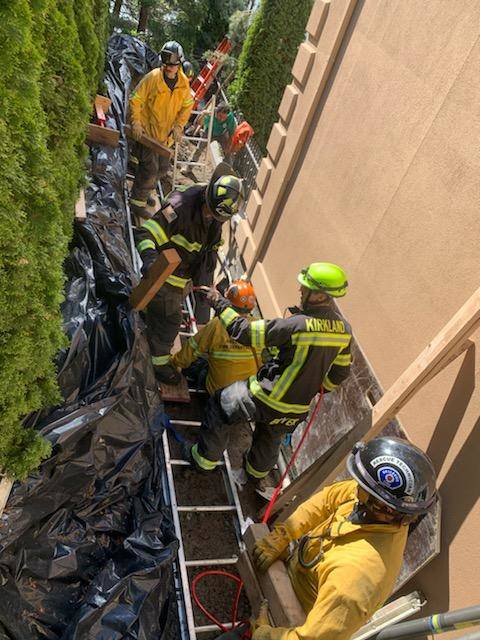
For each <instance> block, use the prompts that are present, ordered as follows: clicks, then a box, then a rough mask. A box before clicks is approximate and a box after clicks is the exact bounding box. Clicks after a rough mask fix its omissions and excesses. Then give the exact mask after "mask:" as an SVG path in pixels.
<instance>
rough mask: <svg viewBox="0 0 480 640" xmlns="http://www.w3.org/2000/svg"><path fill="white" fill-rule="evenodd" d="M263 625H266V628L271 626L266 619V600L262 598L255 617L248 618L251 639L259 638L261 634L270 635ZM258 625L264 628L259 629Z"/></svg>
mask: <svg viewBox="0 0 480 640" xmlns="http://www.w3.org/2000/svg"><path fill="white" fill-rule="evenodd" d="M265 626H267V627H268V629H270V628H271V627H270V620H269V619H268V600H262V603H261V605H260V610H259V612H258V616H257V618H252V619H251V620H250V630H251V633H252V640H253V638H260V639H261V638H262V636H265V637H268V635H270V634H269V633H268V629H265ZM259 627H264V629H260V628H259ZM266 634H267V635H266Z"/></svg>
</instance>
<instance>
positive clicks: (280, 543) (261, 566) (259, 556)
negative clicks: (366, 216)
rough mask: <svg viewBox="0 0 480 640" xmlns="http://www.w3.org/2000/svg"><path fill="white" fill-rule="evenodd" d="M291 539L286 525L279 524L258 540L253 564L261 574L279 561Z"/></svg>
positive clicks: (253, 554) (254, 549) (254, 550)
mask: <svg viewBox="0 0 480 640" xmlns="http://www.w3.org/2000/svg"><path fill="white" fill-rule="evenodd" d="M289 542H290V538H289V537H288V534H287V530H286V527H285V525H284V524H282V523H278V524H276V525H275V526H274V528H273V530H272V531H270V533H269V534H268V535H267V536H265V537H264V538H262V539H261V540H258V542H256V543H255V546H254V547H253V553H252V556H253V563H254V565H255V567H256V569H257V570H258V571H260V573H263V572H265V571H266V570H267V569H268V567H270V566H271V565H272V564H273V563H274V562H275V560H278V558H280V556H281V555H282V553H283V552H284V551H285V549H286V548H287V547H288V544H289Z"/></svg>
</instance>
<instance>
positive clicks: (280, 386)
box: [269, 345, 309, 400]
mask: <svg viewBox="0 0 480 640" xmlns="http://www.w3.org/2000/svg"><path fill="white" fill-rule="evenodd" d="M308 351H309V347H303V346H298V345H297V348H296V349H295V355H294V357H293V360H292V362H291V363H290V364H289V365H288V367H287V368H286V369H285V371H284V372H283V373H282V375H281V376H280V378H279V379H278V380H277V383H276V384H275V386H274V387H273V389H272V391H271V393H270V396H269V397H270V398H271V399H272V400H281V399H282V398H283V396H284V395H285V394H286V392H287V391H288V389H289V388H290V385H291V384H292V382H293V381H294V380H295V378H296V377H297V375H298V372H299V371H300V369H301V368H302V367H303V365H304V364H305V360H306V359H307V356H308Z"/></svg>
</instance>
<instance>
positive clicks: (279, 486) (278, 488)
mask: <svg viewBox="0 0 480 640" xmlns="http://www.w3.org/2000/svg"><path fill="white" fill-rule="evenodd" d="M322 400H323V387H320V395H319V397H318V400H317V403H316V405H315V408H314V410H313V411H312V415H311V416H310V419H309V421H308V422H307V426H306V427H305V430H304V432H303V434H302V437H301V438H300V442H299V443H298V444H297V446H296V449H295V451H294V452H293V454H292V457H291V458H290V460H289V462H288V464H287V467H286V469H285V471H284V472H283V474H282V477H281V478H280V481H279V483H278V484H277V486H276V487H275V491H274V492H273V496H272V498H271V500H270V502H269V503H268V506H267V508H266V509H265V514H264V516H263V518H262V524H267V522H268V521H269V519H270V515H271V513H272V509H273V507H274V505H275V502H276V501H277V498H278V496H279V494H280V491H281V490H282V485H283V481H284V480H285V478H286V477H287V475H288V472H289V471H290V469H291V468H292V466H293V463H294V462H295V460H296V458H297V455H298V453H299V452H300V449H301V448H302V445H303V443H304V442H305V439H306V437H307V436H308V433H309V431H310V428H311V427H312V425H313V423H314V420H315V418H316V417H317V413H318V412H319V410H320V406H321V404H322Z"/></svg>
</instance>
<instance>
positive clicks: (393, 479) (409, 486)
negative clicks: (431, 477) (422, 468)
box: [370, 456, 415, 496]
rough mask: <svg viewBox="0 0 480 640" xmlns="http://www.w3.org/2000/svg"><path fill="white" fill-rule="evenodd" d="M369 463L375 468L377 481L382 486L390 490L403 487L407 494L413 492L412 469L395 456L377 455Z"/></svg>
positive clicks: (413, 479)
mask: <svg viewBox="0 0 480 640" xmlns="http://www.w3.org/2000/svg"><path fill="white" fill-rule="evenodd" d="M370 464H371V465H372V467H374V468H375V469H376V470H377V478H378V481H379V482H380V484H382V485H383V486H384V487H387V489H392V490H395V489H403V491H404V492H405V493H406V494H407V495H409V496H411V495H412V494H413V492H414V487H415V478H414V477H413V472H412V470H411V469H410V467H409V466H408V464H406V463H405V462H404V461H403V460H400V458H397V457H396V456H379V457H378V458H374V459H373V460H372V461H371V462H370ZM377 467H378V468H377Z"/></svg>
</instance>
